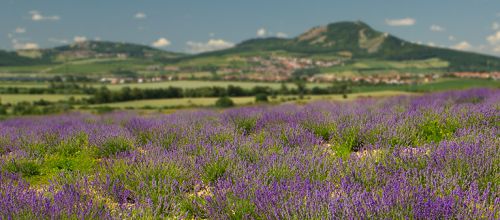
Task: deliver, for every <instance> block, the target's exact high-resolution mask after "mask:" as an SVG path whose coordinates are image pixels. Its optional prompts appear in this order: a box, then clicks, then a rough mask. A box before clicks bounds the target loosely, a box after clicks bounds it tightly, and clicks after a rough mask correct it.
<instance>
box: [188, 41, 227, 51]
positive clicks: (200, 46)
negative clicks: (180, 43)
mask: <svg viewBox="0 0 500 220" xmlns="http://www.w3.org/2000/svg"><path fill="white" fill-rule="evenodd" d="M186 45H187V46H188V49H187V51H188V52H190V53H203V52H208V51H214V50H222V49H227V48H230V47H234V43H232V42H229V41H225V40H222V39H210V40H209V41H208V42H206V43H205V42H193V41H188V42H186Z"/></svg>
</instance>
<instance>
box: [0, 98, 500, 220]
mask: <svg viewBox="0 0 500 220" xmlns="http://www.w3.org/2000/svg"><path fill="white" fill-rule="evenodd" d="M385 95H387V94H385ZM499 105H500V90H499V89H470V90H462V91H447V92H439V93H430V94H425V95H419V96H408V95H406V96H395V97H384V98H369V99H360V100H350V101H347V102H332V101H324V100H323V101H321V100H318V101H316V102H310V103H307V104H302V105H297V104H290V103H288V104H282V105H261V106H248V107H239V108H232V109H227V110H218V109H212V110H209V109H205V110H180V111H176V112H175V113H172V114H160V113H150V114H147V115H141V114H137V113H134V112H131V111H127V112H114V113H108V114H102V115H92V114H85V113H70V114H62V115H48V116H30V117H17V118H10V119H7V120H4V121H0V195H2V196H0V218H2V219H4V218H5V219H125V218H126V219H179V218H187V219H358V218H359V219H400V218H404V217H410V218H415V219H498V218H499V217H500V200H499V197H498V192H499V189H500V185H499V184H500V182H499V181H498V174H499V173H500V149H499V148H500V140H499V139H498V136H499V130H498V122H499Z"/></svg>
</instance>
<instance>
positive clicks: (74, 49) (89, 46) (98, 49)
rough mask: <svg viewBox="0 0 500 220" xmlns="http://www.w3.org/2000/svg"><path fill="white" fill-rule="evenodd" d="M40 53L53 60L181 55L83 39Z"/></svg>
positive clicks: (131, 45)
mask: <svg viewBox="0 0 500 220" xmlns="http://www.w3.org/2000/svg"><path fill="white" fill-rule="evenodd" d="M42 53H43V54H44V55H46V56H49V57H52V58H53V59H55V60H60V59H82V58H110V57H130V58H142V59H160V58H173V57H178V56H182V54H180V53H174V52H168V51H164V50H160V49H156V48H153V47H149V46H144V45H139V44H132V43H118V42H106V41H85V42H80V43H75V44H70V45H65V46H60V47H56V48H53V49H45V50H42Z"/></svg>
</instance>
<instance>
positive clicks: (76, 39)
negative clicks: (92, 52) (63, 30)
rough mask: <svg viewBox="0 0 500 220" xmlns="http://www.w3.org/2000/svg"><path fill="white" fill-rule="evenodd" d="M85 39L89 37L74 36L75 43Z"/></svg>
mask: <svg viewBox="0 0 500 220" xmlns="http://www.w3.org/2000/svg"><path fill="white" fill-rule="evenodd" d="M85 41H87V37H85V36H75V37H74V38H73V42H75V43H82V42H85Z"/></svg>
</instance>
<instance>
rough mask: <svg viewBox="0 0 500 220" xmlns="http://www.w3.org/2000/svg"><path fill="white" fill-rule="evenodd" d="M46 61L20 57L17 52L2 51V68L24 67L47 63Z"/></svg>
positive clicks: (0, 59) (0, 61) (0, 52)
mask: <svg viewBox="0 0 500 220" xmlns="http://www.w3.org/2000/svg"><path fill="white" fill-rule="evenodd" d="M47 62H48V61H47V60H45V59H33V58H29V57H24V56H20V55H18V54H17V53H16V52H7V51H3V50H0V66H24V65H36V64H43V63H47Z"/></svg>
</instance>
